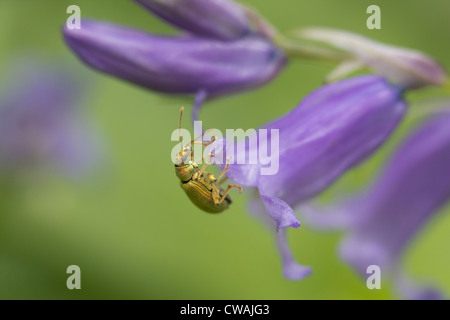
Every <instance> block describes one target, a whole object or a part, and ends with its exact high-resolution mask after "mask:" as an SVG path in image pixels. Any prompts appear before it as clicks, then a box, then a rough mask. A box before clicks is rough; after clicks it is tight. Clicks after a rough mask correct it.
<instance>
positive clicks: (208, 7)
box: [135, 0, 251, 40]
mask: <svg viewBox="0 0 450 320" xmlns="http://www.w3.org/2000/svg"><path fill="white" fill-rule="evenodd" d="M135 1H136V2H137V3H139V4H141V5H142V6H143V7H145V8H147V9H148V10H150V11H151V12H153V13H154V14H156V15H157V16H159V17H160V18H162V19H164V20H166V21H167V22H169V23H171V24H173V25H175V26H177V27H179V28H181V29H183V30H186V31H188V32H191V33H193V34H195V35H197V36H202V37H209V38H215V39H220V40H233V39H237V38H240V37H242V36H244V35H247V34H248V33H250V32H251V31H250V26H249V23H248V21H247V17H246V14H245V11H244V9H243V8H242V7H241V6H240V5H239V4H237V3H235V2H233V1H231V0H135Z"/></svg>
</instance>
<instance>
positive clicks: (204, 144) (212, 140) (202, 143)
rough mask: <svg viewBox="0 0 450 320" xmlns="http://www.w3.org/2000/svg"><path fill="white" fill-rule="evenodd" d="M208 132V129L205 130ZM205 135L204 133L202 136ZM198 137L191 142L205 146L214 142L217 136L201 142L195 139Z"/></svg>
mask: <svg viewBox="0 0 450 320" xmlns="http://www.w3.org/2000/svg"><path fill="white" fill-rule="evenodd" d="M205 132H206V131H205ZM201 137H203V135H202V136H201ZM199 138H200V137H199ZM196 139H198V138H195V139H194V140H192V141H191V144H201V145H202V146H204V147H207V146H209V145H210V144H212V143H213V142H214V141H216V137H212V138H211V141H210V142H200V141H195V140H196Z"/></svg>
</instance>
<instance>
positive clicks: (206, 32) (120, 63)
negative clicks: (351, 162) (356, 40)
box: [63, 0, 287, 119]
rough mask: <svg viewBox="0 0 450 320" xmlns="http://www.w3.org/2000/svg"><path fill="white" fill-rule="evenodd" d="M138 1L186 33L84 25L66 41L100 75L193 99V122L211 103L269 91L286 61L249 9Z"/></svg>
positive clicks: (207, 1)
mask: <svg viewBox="0 0 450 320" xmlns="http://www.w3.org/2000/svg"><path fill="white" fill-rule="evenodd" d="M136 2H138V3H139V4H141V5H142V6H143V7H144V8H146V9H148V10H150V11H151V12H152V13H154V14H156V15H158V16H159V17H161V18H163V19H164V20H165V21H167V22H169V23H172V24H174V25H175V26H177V27H179V28H181V31H183V32H182V35H179V36H170V37H169V36H157V35H151V34H148V33H146V32H143V31H140V30H135V29H131V28H127V27H123V26H119V25H114V24H110V23H105V22H99V21H91V20H82V21H81V29H74V30H70V29H69V28H67V27H65V28H64V30H63V34H64V38H65V41H66V43H67V44H68V46H69V47H70V48H71V49H72V50H73V51H74V52H75V53H76V54H77V55H78V56H79V57H80V58H81V60H83V61H84V62H85V63H86V64H87V65H88V66H90V67H92V68H94V69H96V70H99V71H102V72H105V73H108V74H111V75H113V76H115V77H117V78H120V79H123V80H126V81H128V82H131V83H134V84H137V85H140V86H142V87H145V88H147V89H150V90H154V91H158V92H163V93H171V94H195V95H196V100H195V105H194V109H193V117H194V119H196V118H197V117H198V112H199V110H200V108H201V106H202V104H203V102H204V101H205V100H206V99H208V98H211V97H214V96H217V95H224V94H232V93H237V92H241V91H245V90H250V89H254V88H258V87H260V86H263V85H264V84H266V83H267V82H269V81H270V80H272V79H273V78H274V77H276V76H277V75H278V73H279V72H280V71H281V69H282V68H283V66H284V65H285V63H286V61H287V58H286V56H285V54H284V52H283V51H282V50H281V49H279V48H278V47H277V46H276V45H274V44H273V43H272V41H271V40H270V39H269V37H268V36H266V35H265V32H263V31H258V30H257V29H258V27H257V28H256V29H252V28H251V26H250V24H251V23H249V21H248V19H247V15H248V10H247V9H246V8H244V7H242V6H241V5H239V4H237V3H235V2H233V1H230V0H190V1H187V0H136ZM251 20H254V17H253V18H252V19H251ZM265 28H267V26H266V27H265Z"/></svg>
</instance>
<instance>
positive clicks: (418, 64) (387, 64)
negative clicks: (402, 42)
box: [301, 28, 446, 89]
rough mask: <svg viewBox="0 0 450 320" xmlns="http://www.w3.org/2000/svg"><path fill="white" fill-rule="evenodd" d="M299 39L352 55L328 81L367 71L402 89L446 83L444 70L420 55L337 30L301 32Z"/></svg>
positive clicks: (320, 29) (413, 51)
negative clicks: (371, 71)
mask: <svg viewBox="0 0 450 320" xmlns="http://www.w3.org/2000/svg"><path fill="white" fill-rule="evenodd" d="M301 35H302V36H303V37H306V38H308V39H311V40H315V41H321V42H324V43H327V44H330V45H333V46H336V47H337V48H339V49H342V50H344V51H346V52H348V53H350V54H351V55H352V59H351V60H348V61H344V63H343V64H342V65H341V66H340V67H339V68H338V69H337V70H336V71H335V72H334V73H333V76H331V78H333V77H334V76H336V77H340V76H345V75H346V74H347V73H349V72H351V71H354V69H358V68H361V67H369V68H371V69H373V70H374V71H375V72H377V73H378V74H380V75H382V76H384V77H386V78H388V79H389V80H390V81H392V83H394V84H395V85H398V86H399V87H401V88H404V89H415V88H420V87H424V86H428V85H437V86H439V85H443V84H444V82H445V79H446V72H445V70H444V69H443V67H442V66H441V65H439V63H437V62H436V61H435V60H434V59H433V58H431V57H430V56H428V55H426V54H425V53H422V52H420V51H416V50H411V49H406V48H402V47H396V46H391V45H386V44H383V43H380V42H376V41H373V40H370V39H368V38H365V37H363V36H361V35H358V34H354V33H351V32H347V31H342V30H337V29H326V28H310V29H306V30H304V31H302V32H301Z"/></svg>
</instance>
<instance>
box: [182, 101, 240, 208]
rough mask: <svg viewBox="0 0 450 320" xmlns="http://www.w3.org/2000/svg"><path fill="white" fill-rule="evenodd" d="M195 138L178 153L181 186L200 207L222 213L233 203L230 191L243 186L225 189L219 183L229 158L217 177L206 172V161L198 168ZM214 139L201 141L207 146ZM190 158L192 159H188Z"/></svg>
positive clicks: (233, 185) (229, 186) (225, 170)
mask: <svg viewBox="0 0 450 320" xmlns="http://www.w3.org/2000/svg"><path fill="white" fill-rule="evenodd" d="M183 110H184V108H183V107H181V110H180V123H179V130H180V131H181V117H182V115H183ZM203 134H204V133H203ZM202 137H203V135H202ZM195 140H196V139H194V140H192V141H191V143H190V144H189V145H187V146H183V145H182V146H181V150H180V152H179V153H178V157H177V159H176V162H175V173H176V175H177V177H178V179H180V185H181V188H183V190H184V192H186V194H187V196H188V197H189V199H191V201H192V202H193V203H194V204H195V205H196V206H197V207H198V208H200V209H201V210H203V211H206V212H209V213H220V212H222V211H224V210H226V209H228V206H229V205H230V204H231V198H230V197H229V196H228V192H230V190H231V188H236V189H238V190H239V192H240V191H241V190H242V188H241V187H240V186H238V185H236V184H232V185H228V186H227V189H226V190H224V189H222V187H221V186H220V185H219V183H221V182H218V180H220V179H221V178H222V177H223V176H224V174H225V173H226V172H227V170H228V165H229V162H228V160H229V159H227V165H226V167H225V169H224V170H223V171H222V173H221V174H220V175H219V176H218V178H217V179H216V178H215V177H214V176H213V175H212V174H211V173H208V172H205V168H206V166H207V165H208V163H205V164H204V165H203V167H202V168H201V169H199V168H198V166H197V164H196V163H195V162H194V161H193V160H194V153H193V150H192V148H191V145H192V144H194V143H195ZM213 141H214V138H212V140H211V142H209V143H207V142H200V143H201V144H202V145H204V146H207V145H209V144H211V143H212V142H213ZM180 142H181V134H180ZM210 156H211V157H212V154H210ZM188 159H190V161H188ZM224 180H225V179H223V180H221V181H222V182H223V181H224Z"/></svg>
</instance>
